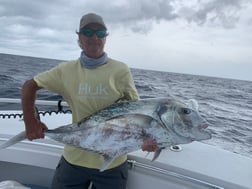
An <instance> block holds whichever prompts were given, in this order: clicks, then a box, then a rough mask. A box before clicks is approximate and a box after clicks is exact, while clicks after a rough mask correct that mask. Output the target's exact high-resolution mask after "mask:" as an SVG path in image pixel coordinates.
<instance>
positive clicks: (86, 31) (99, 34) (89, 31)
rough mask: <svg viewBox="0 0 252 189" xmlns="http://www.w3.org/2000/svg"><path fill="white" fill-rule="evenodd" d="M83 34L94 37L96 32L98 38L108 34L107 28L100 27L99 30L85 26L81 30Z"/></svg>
mask: <svg viewBox="0 0 252 189" xmlns="http://www.w3.org/2000/svg"><path fill="white" fill-rule="evenodd" d="M80 33H81V34H83V35H85V36H86V37H92V36H93V35H94V34H95V35H96V36H97V37H98V38H103V37H106V36H107V31H106V30H105V29H98V30H93V29H90V28H84V29H82V30H81V32H80Z"/></svg>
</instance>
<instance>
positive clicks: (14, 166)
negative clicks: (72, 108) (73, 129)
mask: <svg viewBox="0 0 252 189" xmlns="http://www.w3.org/2000/svg"><path fill="white" fill-rule="evenodd" d="M3 102H4V103H7V102H8V103H20V100H18V99H6V98H0V103H3ZM36 104H43V105H51V106H56V108H57V105H58V104H59V103H58V102H54V101H39V100H38V101H36ZM61 105H63V106H65V105H66V103H64V102H62V103H61ZM60 107H61V106H60ZM41 120H42V121H43V122H44V123H46V124H47V125H48V127H49V128H55V127H58V126H60V125H64V124H68V123H70V122H71V114H70V113H58V114H55V113H52V114H51V115H49V114H46V115H45V116H42V117H41ZM23 130H24V123H23V120H22V112H21V111H20V110H17V111H16V110H15V111H13V110H12V111H6V110H5V111H0V144H1V143H3V142H5V141H6V140H8V139H9V138H10V137H12V136H13V135H15V134H17V133H19V132H21V131H23ZM62 149H63V145H62V144H60V143H57V142H55V141H52V140H50V139H48V138H45V139H40V140H35V141H27V140H25V141H22V142H20V143H18V144H15V145H13V146H11V147H9V148H7V149H3V150H1V151H0V183H1V182H3V181H6V180H12V181H17V182H19V183H22V184H24V185H26V186H29V187H31V188H34V189H42V188H49V187H50V183H51V180H52V177H53V174H54V170H55V167H56V165H57V163H58V161H59V158H60V156H61V153H62ZM151 155H152V154H150V155H149V156H148V157H146V152H142V151H136V152H133V153H130V154H129V155H128V164H129V178H128V184H127V188H128V189H148V188H157V189H252V158H249V157H246V156H242V155H239V154H235V153H232V152H228V151H225V150H222V149H219V148H217V147H214V146H210V145H207V144H204V143H201V142H193V143H191V144H186V145H181V146H174V147H171V148H170V149H166V150H163V151H162V153H161V155H160V156H159V158H158V159H157V160H156V161H154V162H152V161H151Z"/></svg>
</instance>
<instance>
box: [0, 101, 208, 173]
mask: <svg viewBox="0 0 252 189" xmlns="http://www.w3.org/2000/svg"><path fill="white" fill-rule="evenodd" d="M207 126H208V124H207V122H206V120H205V119H203V118H202V117H201V116H200V115H199V112H198V104H197V102H196V101H195V100H190V101H188V102H187V103H182V102H180V101H178V100H175V99H170V98H151V99H144V100H139V101H122V102H118V103H115V104H113V105H112V106H109V107H108V108H105V109H103V110H101V111H99V112H98V113H96V114H94V115H91V116H90V117H88V118H85V119H83V120H81V121H80V122H78V123H73V124H69V125H65V126H61V127H58V128H56V129H53V130H47V131H45V135H46V136H48V137H49V138H52V139H54V140H56V141H59V142H61V143H64V144H69V145H73V146H76V147H80V148H83V149H85V150H89V151H92V152H96V153H99V154H101V155H102V156H103V157H104V163H103V165H102V167H101V168H100V170H101V171H103V170H105V169H106V168H107V167H108V166H109V165H110V163H111V162H112V161H113V160H115V158H117V157H119V156H121V155H124V154H127V153H129V152H132V151H136V150H139V149H140V148H141V145H142V144H143V141H144V139H147V138H153V139H155V140H156V142H157V145H158V150H157V151H156V152H155V154H154V157H153V160H155V159H156V158H158V156H159V154H160V153H161V151H162V149H164V148H165V147H170V146H172V145H177V144H186V143H190V142H192V141H200V140H206V139H210V138H211V134H210V132H209V131H206V130H205V129H206V128H207ZM25 138H26V137H25V132H22V133H20V134H19V135H17V136H15V137H13V138H11V139H10V140H9V141H7V142H6V143H4V144H2V145H1V146H0V149H1V148H6V147H8V146H10V145H12V144H14V143H16V142H18V141H20V140H23V139H25Z"/></svg>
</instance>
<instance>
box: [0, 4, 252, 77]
mask: <svg viewBox="0 0 252 189" xmlns="http://www.w3.org/2000/svg"><path fill="white" fill-rule="evenodd" d="M89 12H95V13H98V14H100V15H101V16H102V17H103V18H104V20H105V22H106V24H107V27H108V31H109V36H108V37H107V43H106V47H105V51H106V52H107V53H108V55H109V56H110V57H111V58H114V59H118V60H120V61H123V62H125V63H127V64H128V65H129V67H131V68H142V69H152V70H162V71H167V72H176V73H189V74H196V75H207V76H217V77H224V78H235V79H243V80H251V81H252V0H116V1H105V0H90V1H84V0H71V1H70V0H0V33H1V34H0V52H1V53H8V54H18V55H26V56H34V57H43V58H53V59H60V60H71V59H76V58H78V57H79V55H80V48H79V47H78V45H77V35H76V34H75V31H76V30H77V29H78V27H79V20H80V18H81V16H82V15H83V14H86V13H89Z"/></svg>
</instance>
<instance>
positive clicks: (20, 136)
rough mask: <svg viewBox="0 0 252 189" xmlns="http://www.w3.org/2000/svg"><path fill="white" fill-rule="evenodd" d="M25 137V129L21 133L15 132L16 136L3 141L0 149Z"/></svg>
mask: <svg viewBox="0 0 252 189" xmlns="http://www.w3.org/2000/svg"><path fill="white" fill-rule="evenodd" d="M24 139H26V133H25V131H22V132H21V133H19V134H17V135H16V136H14V137H12V138H10V139H9V140H7V141H6V142H4V143H3V144H1V145H0V150H1V149H4V148H7V147H9V146H11V145H13V144H16V143H18V142H20V141H22V140H24Z"/></svg>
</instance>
